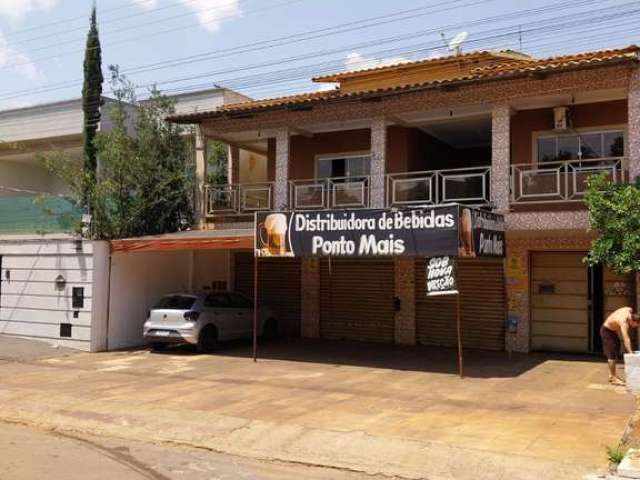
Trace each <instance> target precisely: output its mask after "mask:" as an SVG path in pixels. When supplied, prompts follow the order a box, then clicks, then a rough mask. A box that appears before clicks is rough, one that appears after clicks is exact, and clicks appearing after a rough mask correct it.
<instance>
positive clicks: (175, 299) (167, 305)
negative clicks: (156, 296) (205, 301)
mask: <svg viewBox="0 0 640 480" xmlns="http://www.w3.org/2000/svg"><path fill="white" fill-rule="evenodd" d="M195 302H196V299H195V298H194V297H187V296H185V295H166V296H164V297H162V298H161V299H160V300H159V301H158V303H156V305H155V307H154V308H157V309H162V310H189V309H190V308H191V307H193V304H194V303H195Z"/></svg>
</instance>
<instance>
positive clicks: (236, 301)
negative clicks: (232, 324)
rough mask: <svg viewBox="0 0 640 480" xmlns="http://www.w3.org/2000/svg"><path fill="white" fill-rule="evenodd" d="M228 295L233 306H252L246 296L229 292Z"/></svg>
mask: <svg viewBox="0 0 640 480" xmlns="http://www.w3.org/2000/svg"><path fill="white" fill-rule="evenodd" d="M228 295H229V300H230V302H231V306H232V307H233V308H253V304H252V302H251V301H250V300H249V299H248V298H245V297H243V296H242V295H238V294H237V293H229V294H228Z"/></svg>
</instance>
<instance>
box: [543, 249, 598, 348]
mask: <svg viewBox="0 0 640 480" xmlns="http://www.w3.org/2000/svg"><path fill="white" fill-rule="evenodd" d="M584 256H585V253H583V252H535V253H533V254H532V255H531V348H532V349H533V350H546V351H561V352H588V351H589V305H588V272H587V267H586V266H585V264H584V262H583V261H582V259H583V258H584Z"/></svg>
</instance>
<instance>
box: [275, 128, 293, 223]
mask: <svg viewBox="0 0 640 480" xmlns="http://www.w3.org/2000/svg"><path fill="white" fill-rule="evenodd" d="M289 137H290V136H289V129H288V128H282V129H279V130H278V131H277V132H276V176H275V186H274V194H273V196H274V207H275V209H276V210H286V209H288V208H289V141H290V138H289Z"/></svg>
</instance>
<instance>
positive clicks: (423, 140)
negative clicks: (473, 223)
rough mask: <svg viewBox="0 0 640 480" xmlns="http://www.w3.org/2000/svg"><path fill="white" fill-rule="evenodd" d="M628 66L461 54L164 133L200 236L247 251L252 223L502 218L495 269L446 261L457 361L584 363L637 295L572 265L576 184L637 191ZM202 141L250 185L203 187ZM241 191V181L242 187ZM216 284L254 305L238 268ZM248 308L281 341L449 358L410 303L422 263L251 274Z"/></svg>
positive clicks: (442, 334) (633, 93)
mask: <svg viewBox="0 0 640 480" xmlns="http://www.w3.org/2000/svg"><path fill="white" fill-rule="evenodd" d="M639 51H640V50H639V49H638V48H637V47H635V46H631V47H628V48H623V49H617V50H608V51H597V52H587V53H583V54H575V55H567V56H560V57H554V58H545V59H537V58H532V57H528V56H526V55H523V54H520V53H516V52H511V51H505V52H474V53H468V54H463V55H456V56H451V57H444V58H438V59H430V60H424V61H417V62H408V63H403V64H398V65H391V66H385V67H379V68H373V69H368V70H361V71H355V72H345V73H339V74H335V75H327V76H324V77H320V78H316V79H314V80H315V81H317V82H331V83H335V84H337V86H336V88H335V89H334V90H329V91H318V92H314V93H307V94H301V95H294V96H289V97H283V98H277V99H268V100H258V101H251V102H244V103H239V104H235V105H225V106H223V107H220V108H218V109H215V110H211V111H202V112H198V113H194V114H187V115H176V116H174V117H173V118H172V120H173V121H176V122H181V123H194V124H197V126H198V132H199V135H198V136H199V139H200V140H199V143H198V145H199V147H198V148H197V165H198V169H197V170H198V182H199V191H200V193H201V196H200V197H199V198H200V199H201V202H200V203H199V205H198V213H199V226H200V227H201V229H202V230H206V231H210V232H216V234H217V235H222V236H224V232H225V231H228V232H233V234H231V233H230V234H229V236H231V235H232V236H234V237H237V238H240V237H247V236H249V237H251V236H252V235H253V231H252V230H251V228H250V226H251V220H252V216H253V213H254V212H256V211H268V210H275V211H280V210H323V209H333V208H336V209H337V208H402V207H409V206H416V205H438V204H444V203H451V202H458V203H463V204H469V205H475V206H482V207H484V208H487V209H491V210H493V211H495V212H499V213H502V214H504V215H505V218H506V225H507V227H506V228H507V233H506V236H507V258H506V260H505V261H504V262H502V261H501V260H493V259H492V260H484V261H480V262H478V261H476V262H465V261H462V262H461V264H460V281H461V283H462V284H463V287H464V288H463V290H464V291H466V292H467V293H466V294H463V296H462V299H461V301H462V317H463V325H464V329H463V330H464V332H465V334H464V338H463V344H464V345H465V346H467V347H471V348H482V349H491V350H502V349H508V350H514V351H522V352H527V351H531V350H544V351H563V352H580V353H589V352H597V351H598V350H599V349H600V348H601V347H600V345H599V343H598V342H599V337H598V335H597V331H598V328H599V325H600V324H601V323H602V320H603V318H604V317H605V316H606V314H607V313H608V312H610V311H611V310H613V309H615V308H617V307H619V306H621V305H632V306H634V305H636V304H637V302H638V280H637V278H635V277H634V276H633V275H626V276H620V275H616V274H614V273H613V272H611V271H609V270H608V269H606V268H601V267H596V268H589V267H587V266H586V264H585V263H584V262H583V261H582V259H583V258H584V256H585V254H586V252H587V250H588V248H589V244H590V241H591V239H592V238H593V233H592V232H589V230H588V217H587V212H586V210H585V206H584V202H583V194H584V191H585V187H586V183H585V182H586V180H587V179H588V177H589V176H590V175H593V174H594V173H606V174H607V175H608V176H609V178H610V179H611V180H612V181H614V182H629V181H633V180H634V179H635V178H637V177H638V175H640V80H639V79H640V76H639V75H640V73H639V72H640V70H639V68H638V53H639ZM207 138H215V139H216V140H222V141H225V142H227V143H228V144H230V145H232V146H235V147H237V148H243V149H245V150H246V151H249V152H255V153H256V154H259V155H264V156H265V157H266V165H265V168H263V169H262V170H261V171H260V173H259V174H256V175H253V176H252V177H251V179H250V181H245V180H243V176H242V175H240V173H239V172H242V171H246V169H247V168H249V167H250V164H249V163H247V162H250V160H248V159H244V160H243V158H241V157H239V156H234V157H233V161H232V165H231V167H230V169H231V181H230V182H229V183H228V184H226V185H211V184H208V183H207V181H206V178H207V173H206V161H205V159H206V149H205V148H204V145H205V143H206V139H207ZM244 178H247V177H246V175H245V177H244ZM227 255H228V260H227V265H228V277H227V278H228V283H229V285H230V286H231V287H233V288H235V289H236V290H239V291H244V292H246V293H247V294H249V295H252V294H253V292H252V290H253V270H252V268H253V263H252V253H251V251H249V250H243V249H229V250H228V251H227ZM259 275H260V282H259V284H260V285H261V287H260V288H261V291H260V294H259V298H260V299H261V301H263V302H264V303H267V304H270V305H272V306H274V307H275V308H277V309H279V311H280V312H281V316H282V318H283V319H284V320H283V330H284V331H285V333H287V334H289V335H294V336H295V335H301V336H303V337H320V338H327V339H338V338H342V339H353V340H364V341H378V342H387V343H399V344H416V343H419V344H427V345H443V346H452V345H454V344H455V341H456V334H455V322H454V319H455V311H454V310H455V308H454V305H453V303H452V302H453V301H452V300H451V299H447V298H440V299H431V298H427V297H426V296H425V292H424V290H425V287H424V283H425V281H424V259H407V258H401V259H400V258H396V259H391V258H388V259H358V260H355V259H340V258H333V259H331V260H326V259H322V260H319V259H313V258H311V259H302V260H300V259H286V260H285V259H273V260H271V259H265V260H261V261H260V266H259Z"/></svg>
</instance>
